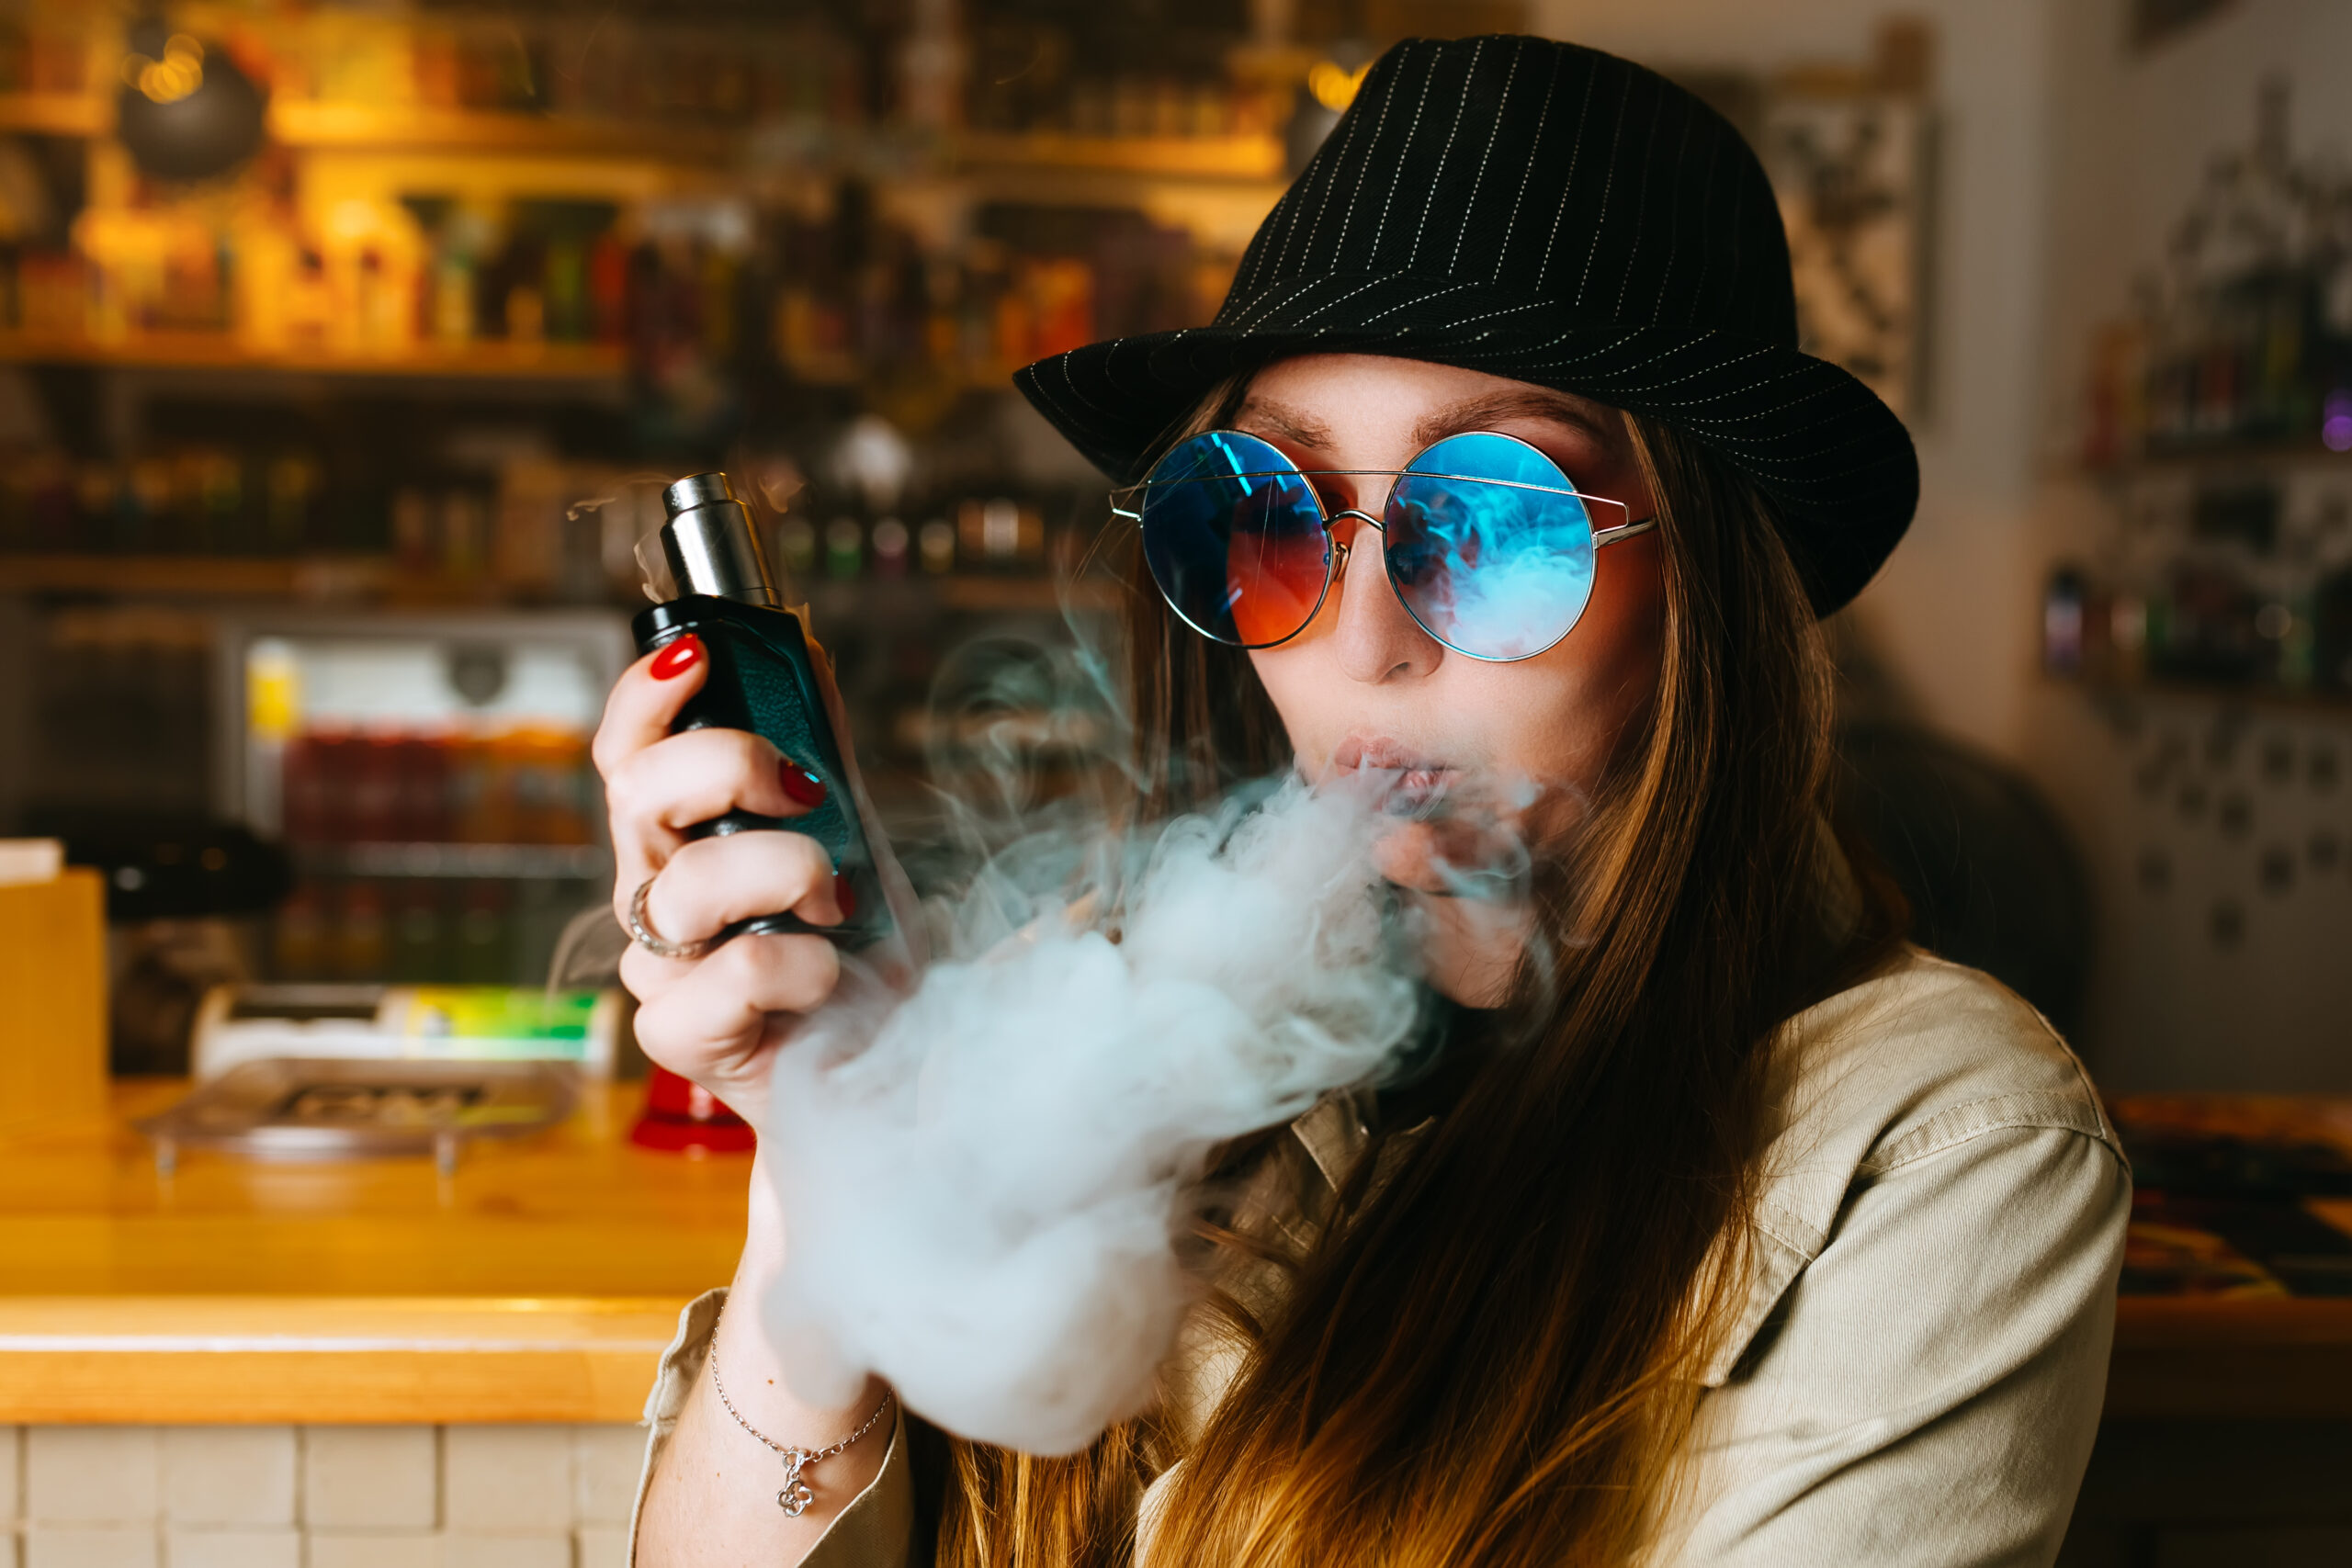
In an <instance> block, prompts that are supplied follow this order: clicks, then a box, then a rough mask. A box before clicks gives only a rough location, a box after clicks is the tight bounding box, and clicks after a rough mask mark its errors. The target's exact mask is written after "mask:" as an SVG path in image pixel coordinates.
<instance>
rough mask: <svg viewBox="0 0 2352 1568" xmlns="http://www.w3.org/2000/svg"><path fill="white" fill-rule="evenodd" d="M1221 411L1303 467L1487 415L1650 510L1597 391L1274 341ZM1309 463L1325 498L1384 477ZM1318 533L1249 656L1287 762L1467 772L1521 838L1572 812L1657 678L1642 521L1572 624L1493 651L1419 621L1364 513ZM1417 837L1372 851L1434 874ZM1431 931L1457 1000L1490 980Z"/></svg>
mask: <svg viewBox="0 0 2352 1568" xmlns="http://www.w3.org/2000/svg"><path fill="white" fill-rule="evenodd" d="M1234 423H1235V424H1236V426H1237V427H1238V428H1239V429H1242V430H1245V431H1247V432H1249V433H1250V434H1253V435H1257V436H1260V437H1261V438H1262V439H1264V440H1266V441H1268V442H1271V443H1272V444H1273V445H1274V446H1277V447H1279V448H1280V449H1281V450H1282V451H1283V453H1284V454H1285V455H1286V456H1288V457H1290V458H1291V459H1292V460H1293V461H1294V462H1295V463H1297V464H1298V466H1299V467H1300V468H1306V469H1316V468H1389V469H1395V468H1403V467H1404V466H1405V465H1406V464H1407V463H1408V462H1409V461H1411V460H1412V458H1413V457H1414V456H1415V455H1416V454H1417V453H1419V451H1420V450H1421V449H1422V448H1423V447H1425V446H1429V445H1430V443H1431V442H1434V441H1437V440H1440V439H1442V438H1443V437H1445V436H1448V435H1453V434H1459V433H1461V432H1464V431H1473V430H1492V431H1499V432H1501V433H1502V434H1506V435H1515V436H1517V437H1519V438H1520V439H1521V440H1522V441H1525V442H1527V443H1529V444H1530V445H1531V446H1535V447H1536V448H1538V449H1539V450H1541V451H1542V452H1543V453H1544V455H1545V456H1547V457H1550V458H1551V459H1552V460H1553V461H1554V462H1555V463H1557V464H1558V465H1559V466H1560V469H1561V471H1562V472H1563V473H1565V474H1566V475H1567V476H1568V478H1569V479H1571V480H1573V481H1574V482H1575V484H1576V486H1577V489H1578V490H1580V491H1585V492H1586V493H1588V494H1590V495H1596V496H1600V497H1604V498H1606V499H1608V500H1611V501H1616V502H1623V504H1624V505H1625V506H1626V507H1627V508H1628V509H1629V512H1628V513H1627V514H1628V515H1629V516H1630V517H1633V518H1645V517H1649V516H1652V515H1654V514H1655V512H1656V507H1655V506H1654V504H1653V503H1652V499H1651V496H1650V493H1649V490H1648V487H1647V486H1646V485H1645V483H1644V481H1643V479H1642V475H1641V472H1640V469H1639V468H1638V466H1637V465H1636V464H1635V462H1634V456H1633V451H1632V446H1631V444H1630V442H1629V441H1628V439H1627V436H1626V434H1625V425H1624V420H1623V416H1622V415H1621V414H1619V413H1618V412H1617V411H1616V410H1614V409H1611V408H1608V407H1605V406H1604V405H1602V404H1599V403H1595V402H1591V401H1589V400H1586V399H1582V398H1577V397H1572V396H1570V395H1568V394H1566V393H1564V392H1555V391H1552V390H1549V389H1544V388H1541V387H1533V386H1530V385H1528V384H1527V383H1526V382H1523V381H1510V380H1505V379H1504V378H1501V377H1498V376H1488V375H1485V374H1483V373H1481V372H1478V371H1476V370H1461V369H1455V368H1453V367H1448V366H1442V365H1430V364H1425V363H1423V362H1421V361H1419V360H1411V359H1391V358H1385V357H1381V356H1377V355H1353V354H1332V355H1308V356H1306V357H1303V358H1297V359H1286V360H1283V361H1281V362H1280V363H1278V364H1276V365H1273V366H1272V367H1269V368H1267V369H1265V370H1263V371H1261V372H1260V373H1259V375H1258V376H1257V377H1256V378H1255V379H1254V380H1253V381H1252V382H1251V384H1250V393H1249V397H1248V400H1246V401H1245V402H1244V403H1243V405H1242V408H1241V412H1240V413H1239V414H1238V417H1237V418H1236V419H1235V421H1234ZM1313 482H1314V483H1315V485H1316V486H1317V489H1318V490H1320V491H1322V493H1323V496H1324V501H1325V505H1326V506H1327V508H1329V510H1332V511H1339V510H1341V509H1345V508H1361V509H1362V510H1363V511H1365V512H1368V513H1371V514H1373V515H1374V516H1375V517H1376V516H1378V515H1380V513H1381V508H1382V505H1383V503H1384V502H1385V501H1386V500H1387V496H1388V486H1389V480H1388V479H1386V478H1385V477H1383V476H1381V475H1377V474H1372V475H1349V474H1330V475H1323V476H1318V477H1317V478H1315V479H1314V481H1313ZM1333 533H1334V537H1335V538H1336V539H1337V541H1338V542H1339V543H1340V544H1343V545H1346V546H1348V547H1349V552H1348V556H1347V563H1346V566H1345V568H1344V570H1343V573H1342V575H1341V577H1340V579H1339V580H1338V581H1334V582H1333V583H1332V585H1331V591H1330V592H1329V594H1327V595H1326V596H1325V598H1324V601H1323V605H1322V608H1321V609H1320V610H1318V611H1317V613H1316V616H1315V619H1314V620H1313V621H1312V622H1310V623H1309V624H1308V625H1307V627H1306V630H1305V631H1302V632H1301V633H1299V634H1298V635H1297V636H1296V637H1293V638H1291V639H1290V640H1289V641H1287V642H1285V643H1283V644H1282V645H1281V646H1279V647H1276V648H1268V649H1256V650H1254V651H1253V652H1251V654H1250V661H1251V663H1252V664H1254V665H1255V666H1256V668H1257V671H1258V677H1259V679H1260V680H1261V682H1263V683H1264V685H1265V688H1266V692H1267V694H1268V695H1269V696H1271V697H1272V699H1273V704H1274V706H1275V708H1276V709H1277V710H1278V711H1279V712H1280V713H1281V715H1282V717H1283V725H1284V726H1285V727H1286V728H1288V730H1289V733H1290V741H1291V745H1292V747H1293V748H1294V749H1295V751H1296V753H1297V759H1298V765H1299V768H1300V770H1301V771H1302V772H1303V773H1306V775H1307V776H1308V777H1309V778H1321V777H1324V776H1326V775H1328V774H1330V773H1335V772H1339V771H1344V770H1348V769H1352V768H1358V767H1370V768H1381V769H1397V770H1401V771H1402V772H1403V773H1404V781H1405V784H1406V785H1407V787H1408V788H1409V789H1411V790H1413V791H1415V792H1416V793H1419V792H1422V791H1430V792H1444V793H1447V794H1453V795H1464V796H1469V797H1478V795H1479V790H1480V788H1481V786H1485V787H1486V788H1487V791H1488V793H1487V795H1485V798H1488V799H1496V800H1499V801H1503V802H1507V803H1509V804H1510V810H1511V815H1512V818H1513V820H1512V823H1511V825H1512V826H1513V827H1514V828H1515V829H1516V830H1517V831H1518V832H1519V834H1520V835H1521V838H1522V839H1523V840H1526V841H1529V842H1532V843H1542V842H1546V841H1550V840H1554V839H1555V837H1556V836H1558V835H1560V834H1563V833H1566V832H1568V831H1571V830H1573V829H1574V827H1575V824H1576V820H1577V816H1578V814H1579V813H1580V810H1581V807H1582V805H1583V803H1584V802H1585V801H1586V800H1588V799H1589V797H1590V795H1591V792H1592V790H1593V788H1594V786H1595V785H1596V784H1598V783H1599V782H1600V777H1601V774H1602V773H1604V772H1605V770H1606V769H1607V767H1608V765H1609V762H1610V761H1611V757H1612V756H1613V755H1614V753H1615V751H1616V750H1617V748H1618V747H1619V745H1620V744H1621V743H1622V742H1623V740H1624V739H1626V738H1627V736H1628V735H1629V734H1630V733H1632V732H1633V730H1634V728H1635V727H1636V723H1637V721H1638V720H1639V719H1640V718H1641V717H1643V716H1645V714H1646V712H1647V710H1648V706H1649V703H1650V699H1651V696H1652V694H1654V692H1655V691H1656V689H1657V673H1658V660H1659V655H1660V650H1661V647H1662V641H1663V635H1664V621H1665V613H1664V587H1663V581H1662V578H1661V573H1660V559H1661V557H1660V545H1659V541H1658V536H1657V534H1655V533H1650V534H1645V535H1641V536H1635V537H1633V538H1629V539H1626V540H1624V541H1623V542H1622V543H1617V544H1612V545H1610V546H1608V547H1605V548H1603V549H1601V550H1600V552H1599V554H1598V556H1597V558H1596V567H1595V572H1594V581H1593V587H1592V597H1591V600H1590V602H1589V604H1587V605H1586V607H1585V612H1584V615H1583V617H1582V618H1581V619H1579V620H1578V621H1577V624H1576V627H1575V629H1574V630H1573V631H1571V632H1569V633H1568V635H1567V636H1566V637H1563V638H1562V639H1561V640H1560V641H1559V642H1558V643H1556V644H1555V645H1554V646H1553V647H1552V648H1550V649H1547V650H1546V651H1544V652H1543V653H1540V654H1537V655H1535V656H1534V657H1533V658H1532V659H1523V660H1518V661H1516V662H1513V663H1508V664H1499V663H1490V662H1487V661H1484V660H1476V659H1469V658H1465V657H1464V656H1462V655H1460V654H1457V653H1454V652H1453V651H1452V650H1451V649H1447V648H1446V647H1445V646H1444V645H1443V644H1442V643H1440V642H1438V641H1437V640H1436V639H1435V638H1433V637H1430V635H1429V633H1427V632H1425V631H1423V630H1422V629H1421V627H1420V625H1419V623H1418V622H1416V621H1415V620H1414V619H1413V617H1412V616H1411V615H1409V614H1408V613H1407V611H1406V609H1405V606H1404V605H1403V604H1400V603H1399V602H1398V601H1397V593H1396V591H1395V589H1393V588H1392V587H1391V586H1390V585H1389V582H1388V578H1387V575H1386V570H1385V564H1384V562H1383V559H1382V557H1381V553H1380V548H1379V545H1380V536H1379V533H1378V532H1377V530H1374V529H1373V528H1372V527H1370V526H1369V525H1365V524H1363V523H1362V522H1360V521H1358V520H1356V519H1353V518H1343V519H1341V520H1340V522H1339V523H1338V524H1337V525H1335V527H1334V530H1333ZM1522 802H1523V803H1524V804H1523V807H1521V803H1522ZM1433 852H1436V840H1435V839H1434V837H1433V836H1432V835H1431V833H1430V832H1427V831H1423V832H1419V833H1404V834H1400V835H1398V836H1397V840H1395V841H1394V846H1393V848H1392V850H1391V852H1390V859H1391V862H1392V863H1391V864H1389V865H1388V866H1387V867H1385V869H1386V870H1387V871H1388V874H1390V875H1391V876H1393V877H1395V878H1396V879H1397V881H1399V882H1402V883H1404V884H1406V885H1408V886H1419V887H1424V888H1428V889H1430V890H1431V891H1435V890H1436V889H1437V888H1438V887H1439V886H1442V882H1443V878H1442V876H1441V875H1440V874H1438V872H1437V871H1436V870H1435V868H1434V867H1433V866H1432V865H1431V864H1430V857H1431V855H1432V853H1433ZM1461 902H1462V901H1460V900H1432V901H1431V907H1432V912H1433V913H1434V914H1435V915H1436V916H1438V917H1439V921H1440V924H1441V926H1442V927H1443V926H1446V925H1447V924H1449V923H1453V924H1455V925H1458V924H1459V923H1460V922H1461V921H1463V920H1464V919H1473V917H1474V913H1475V912H1473V911H1464V910H1459V909H1449V908H1446V906H1447V905H1453V904H1459V903H1461ZM1440 934H1441V936H1442V935H1443V932H1442V931H1441V933H1440ZM1475 935H1476V933H1475V932H1472V931H1456V932H1455V936H1456V938H1457V941H1467V942H1468V945H1469V946H1470V947H1472V948H1488V947H1492V946H1494V945H1495V944H1493V943H1492V942H1480V941H1475V940H1469V939H1471V938H1473V937H1475ZM1439 945H1440V949H1441V951H1440V952H1439V953H1436V954H1433V957H1434V958H1435V959H1436V961H1437V964H1438V968H1439V971H1440V973H1439V976H1438V978H1439V980H1440V984H1441V985H1442V987H1443V988H1445V989H1446V990H1448V991H1449V992H1450V993H1452V994H1453V995H1454V996H1456V997H1457V998H1458V999H1461V1000H1464V1001H1477V1000H1479V999H1481V998H1482V997H1483V996H1484V995H1486V994H1487V993H1489V992H1491V991H1492V989H1493V988H1494V987H1495V986H1497V985H1498V984H1499V983H1500V980H1499V977H1498V976H1479V975H1474V974H1471V973H1467V972H1464V971H1463V963H1464V962H1469V960H1468V959H1467V956H1466V955H1457V956H1458V958H1459V960H1460V961H1452V960H1449V959H1448V958H1447V957H1446V955H1445V953H1444V952H1443V951H1442V949H1443V948H1444V947H1445V946H1447V945H1448V944H1447V943H1446V942H1442V941H1441V942H1440V944H1439ZM1473 967H1474V968H1475V967H1476V965H1475V964H1473ZM1504 968H1505V969H1506V970H1507V968H1508V964H1507V963H1505V964H1504Z"/></svg>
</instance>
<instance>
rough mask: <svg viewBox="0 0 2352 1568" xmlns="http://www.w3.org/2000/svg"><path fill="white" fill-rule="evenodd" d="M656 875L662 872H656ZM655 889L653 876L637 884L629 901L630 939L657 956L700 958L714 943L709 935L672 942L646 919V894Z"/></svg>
mask: <svg viewBox="0 0 2352 1568" xmlns="http://www.w3.org/2000/svg"><path fill="white" fill-rule="evenodd" d="M655 875H656V876H658V875H660V873H658V872H657V873H655ZM652 891H653V877H651V876H649V877H647V878H646V879H645V880H644V881H642V882H640V883H639V884H638V885H637V892H636V893H635V894H634V895H633V896H631V897H630V898H629V901H628V934H629V940H630V941H632V942H636V943H637V945H638V946H639V947H641V948H643V949H645V951H646V952H648V953H651V954H653V956H654V957H656V958H700V957H701V956H702V955H703V954H704V953H708V952H709V951H710V950H711V948H712V946H713V945H714V943H713V942H712V940H711V939H710V938H709V937H705V938H703V939H702V940H701V941H700V942H671V941H668V940H667V939H665V938H664V937H662V935H661V934H660V933H659V932H657V931H654V929H653V928H652V926H650V925H649V924H648V923H647V922H646V919H645V896H646V895H647V894H649V893H650V892H652Z"/></svg>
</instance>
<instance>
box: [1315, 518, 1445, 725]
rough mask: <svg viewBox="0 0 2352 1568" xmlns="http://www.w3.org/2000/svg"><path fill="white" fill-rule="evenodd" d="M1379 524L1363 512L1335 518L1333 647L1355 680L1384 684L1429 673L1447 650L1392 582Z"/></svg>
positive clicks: (1332, 538) (1333, 540) (1332, 528)
mask: <svg viewBox="0 0 2352 1568" xmlns="http://www.w3.org/2000/svg"><path fill="white" fill-rule="evenodd" d="M1381 545H1382V540H1381V536H1380V531H1379V525H1378V524H1376V523H1374V522H1373V521H1372V520H1371V519H1370V518H1368V517H1366V516H1365V515H1364V514H1363V513H1360V512H1345V513H1340V515H1339V516H1337V517H1335V518H1333V519H1332V522H1331V547H1332V550H1333V553H1334V555H1335V557H1336V558H1335V559H1334V560H1333V562H1332V564H1331V590H1332V597H1333V598H1335V599H1336V600H1338V602H1339V603H1338V605H1337V607H1336V609H1335V610H1332V609H1327V611H1326V613H1327V614H1330V615H1334V617H1335V618H1334V620H1333V623H1332V626H1331V633H1330V636H1331V651H1332V654H1333V656H1334V657H1335V658H1337V659H1338V660H1339V661H1340V671H1341V672H1342V673H1344V674H1345V675H1346V676H1347V677H1348V678H1349V679H1350V680H1351V681H1361V682H1363V683H1364V684H1366V685H1381V684H1385V683H1386V682H1393V681H1406V680H1411V679H1414V678H1416V677H1418V676H1422V675H1426V674H1428V673H1429V672H1430V671H1432V670H1434V669H1436V668H1437V665H1438V661H1439V660H1442V659H1443V658H1444V657H1445V649H1444V648H1443V647H1442V645H1441V644H1439V642H1438V641H1437V640H1436V639H1435V638H1434V637H1430V634H1429V633H1427V632H1425V631H1423V630H1422V629H1421V626H1420V623H1419V622H1418V621H1416V620H1414V619H1413V617H1412V616H1411V615H1410V614H1408V612H1407V611H1406V609H1405V606H1404V604H1402V603H1401V602H1400V601H1399V600H1398V599H1397V591H1396V590H1395V589H1394V588H1393V587H1391V586H1390V585H1389V581H1388V566H1387V562H1386V561H1385V559H1384V558H1382V553H1381Z"/></svg>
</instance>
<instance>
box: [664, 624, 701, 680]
mask: <svg viewBox="0 0 2352 1568" xmlns="http://www.w3.org/2000/svg"><path fill="white" fill-rule="evenodd" d="M701 659H702V638H700V637H696V636H695V634H694V633H692V632H688V633H687V634H686V635H685V636H684V637H680V638H679V639H678V640H677V641H675V642H673V643H672V644H670V645H669V646H668V647H667V648H664V649H662V651H661V652H659V653H657V654H655V655H654V656H653V678H654V679H655V680H657V681H674V680H676V679H677V678H678V677H679V676H681V675H683V674H684V673H685V672H686V671H689V670H691V669H693V668H694V667H695V664H696V663H698V662H700V660H701Z"/></svg>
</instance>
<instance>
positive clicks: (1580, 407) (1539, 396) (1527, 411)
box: [1413, 387, 1617, 450]
mask: <svg viewBox="0 0 2352 1568" xmlns="http://www.w3.org/2000/svg"><path fill="white" fill-rule="evenodd" d="M1514 419H1543V420H1551V421H1553V422H1555V423H1560V424H1566V425H1572V426H1574V427H1575V428H1576V429H1577V430H1578V431H1580V432H1582V433H1583V434H1585V435H1586V436H1588V437H1589V438H1590V439H1591V440H1592V441H1593V442H1595V443H1596V444H1597V445H1599V446H1600V447H1601V448H1602V449H1603V450H1613V449H1614V448H1615V446H1616V445H1617V433H1616V432H1615V431H1613V430H1611V429H1610V428H1609V427H1608V426H1607V425H1606V424H1605V423H1603V422H1602V421H1600V420H1599V419H1597V418H1595V417H1594V416H1593V414H1592V413H1591V412H1589V410H1588V409H1587V407H1586V406H1585V404H1584V401H1583V400H1581V399H1577V398H1571V397H1569V396H1568V395H1567V394H1566V393H1565V392H1555V391H1551V390H1548V389H1544V388H1542V387H1527V388H1514V389H1511V390H1510V391H1505V392H1489V393H1487V394H1486V395H1484V396H1483V397H1476V398H1464V400H1462V401H1460V402H1458V403H1449V404H1447V405H1446V406H1445V407H1443V408H1442V409H1433V410H1431V411H1430V412H1428V413H1426V414H1423V415H1422V416H1421V417H1420V419H1419V421H1418V422H1417V423H1415V424H1414V426H1413V445H1414V446H1416V447H1426V446H1431V445H1433V444H1434V443H1436V442H1440V441H1442V440H1444V439H1445V438H1446V437H1447V436H1449V435H1459V434H1462V433H1463V432H1464V431H1465V430H1491V429H1493V428H1494V427H1495V426H1496V425H1498V424H1500V423H1505V422H1506V421H1509V420H1514Z"/></svg>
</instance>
